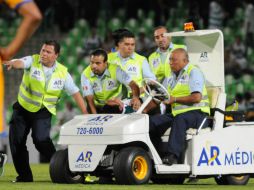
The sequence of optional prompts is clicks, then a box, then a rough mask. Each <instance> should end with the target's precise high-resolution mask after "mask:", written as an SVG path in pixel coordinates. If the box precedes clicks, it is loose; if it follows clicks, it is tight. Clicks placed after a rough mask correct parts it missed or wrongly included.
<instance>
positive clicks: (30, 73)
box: [18, 54, 68, 115]
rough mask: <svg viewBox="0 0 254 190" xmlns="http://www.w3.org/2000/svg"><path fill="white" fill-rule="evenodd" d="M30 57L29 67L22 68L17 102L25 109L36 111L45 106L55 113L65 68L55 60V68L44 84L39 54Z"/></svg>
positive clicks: (62, 85) (63, 80) (64, 78)
mask: <svg viewBox="0 0 254 190" xmlns="http://www.w3.org/2000/svg"><path fill="white" fill-rule="evenodd" d="M32 57H33V63H32V65H31V67H30V68H29V69H25V70H24V74H23V78H22V82H21V84H20V87H19V94H18V102H19V104H20V105H21V106H22V107H23V108H24V109H26V110H27V111H30V112H37V111H39V110H40V109H41V108H42V107H46V108H47V109H48V111H49V112H50V113H52V114H53V115H56V104H57V102H58V99H59V98H60V96H61V93H62V90H63V87H64V83H65V80H66V78H67V74H68V71H67V68H66V67H65V66H63V65H62V64H60V63H58V62H57V61H56V63H55V64H56V69H55V71H54V72H53V74H52V76H51V78H50V80H49V83H48V85H47V86H46V79H45V76H44V72H43V66H42V64H41V63H40V62H39V60H40V56H39V55H37V54H36V55H33V56H32Z"/></svg>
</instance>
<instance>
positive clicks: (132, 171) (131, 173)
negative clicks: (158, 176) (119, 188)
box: [113, 147, 152, 185]
mask: <svg viewBox="0 0 254 190" xmlns="http://www.w3.org/2000/svg"><path fill="white" fill-rule="evenodd" d="M113 171H114V175H115V179H116V183H118V184H126V185H139V184H146V183H148V181H149V179H150V176H151V172H152V163H151V159H150V157H149V156H148V154H147V152H146V151H145V150H143V149H142V148H139V147H129V148H124V149H122V150H121V151H120V152H119V153H118V155H117V156H116V157H115V159H114V165H113Z"/></svg>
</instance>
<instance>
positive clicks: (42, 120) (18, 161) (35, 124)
mask: <svg viewBox="0 0 254 190" xmlns="http://www.w3.org/2000/svg"><path fill="white" fill-rule="evenodd" d="M51 117H52V115H51V113H50V112H49V111H48V110H47V109H46V108H43V109H41V110H39V111H38V112H35V113H32V112H29V111H27V110H25V109H24V108H23V107H22V106H21V105H20V104H19V103H18V102H16V103H15V104H14V105H13V114H12V118H11V121H10V132H9V140H10V149H11V154H12V158H13V163H14V166H15V169H16V171H17V173H18V178H19V179H21V180H33V175H32V171H31V168H30V165H29V155H28V150H27V146H26V141H27V135H28V134H29V132H30V130H32V139H33V143H34V145H35V147H36V149H37V150H38V151H39V152H40V153H41V154H42V155H44V156H45V157H46V158H47V159H48V160H50V158H51V157H52V156H53V154H54V153H55V151H56V150H55V147H54V145H53V143H52V141H51V139H50V128H51Z"/></svg>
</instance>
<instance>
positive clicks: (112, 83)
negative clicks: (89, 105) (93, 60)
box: [82, 64, 122, 106]
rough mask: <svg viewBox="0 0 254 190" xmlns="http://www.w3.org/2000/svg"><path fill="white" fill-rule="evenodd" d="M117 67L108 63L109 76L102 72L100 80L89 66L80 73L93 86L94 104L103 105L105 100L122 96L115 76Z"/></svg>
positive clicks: (120, 87) (120, 85)
mask: <svg viewBox="0 0 254 190" xmlns="http://www.w3.org/2000/svg"><path fill="white" fill-rule="evenodd" d="M117 68H118V65H112V64H109V65H108V68H107V70H108V71H109V76H108V75H107V74H104V76H103V77H104V78H103V79H102V80H100V79H99V78H98V77H97V76H96V75H95V74H93V72H92V70H91V67H90V66H88V67H87V68H86V69H85V70H84V71H83V73H82V74H83V75H85V77H86V78H87V79H88V80H89V81H90V83H91V86H92V88H93V91H94V101H95V105H98V106H104V105H105V102H106V101H107V100H109V99H112V98H116V97H118V98H121V97H122V84H121V83H120V82H119V81H118V80H117V78H116V72H117Z"/></svg>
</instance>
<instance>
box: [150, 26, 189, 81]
mask: <svg viewBox="0 0 254 190" xmlns="http://www.w3.org/2000/svg"><path fill="white" fill-rule="evenodd" d="M167 32H168V30H167V28H166V27H165V26H158V27H156V28H155V29H154V33H153V35H154V41H155V43H156V45H157V49H156V51H155V52H153V53H152V54H151V55H150V56H149V58H148V61H149V65H150V68H151V70H152V72H153V73H154V74H155V76H156V78H157V80H158V81H159V82H162V81H163V80H164V78H165V75H168V74H170V72H171V71H170V67H169V65H168V64H167V63H168V60H169V56H170V53H171V51H172V50H174V49H177V48H185V49H186V47H185V45H182V44H174V43H172V42H171V38H170V37H166V36H164V34H165V33H167Z"/></svg>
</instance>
